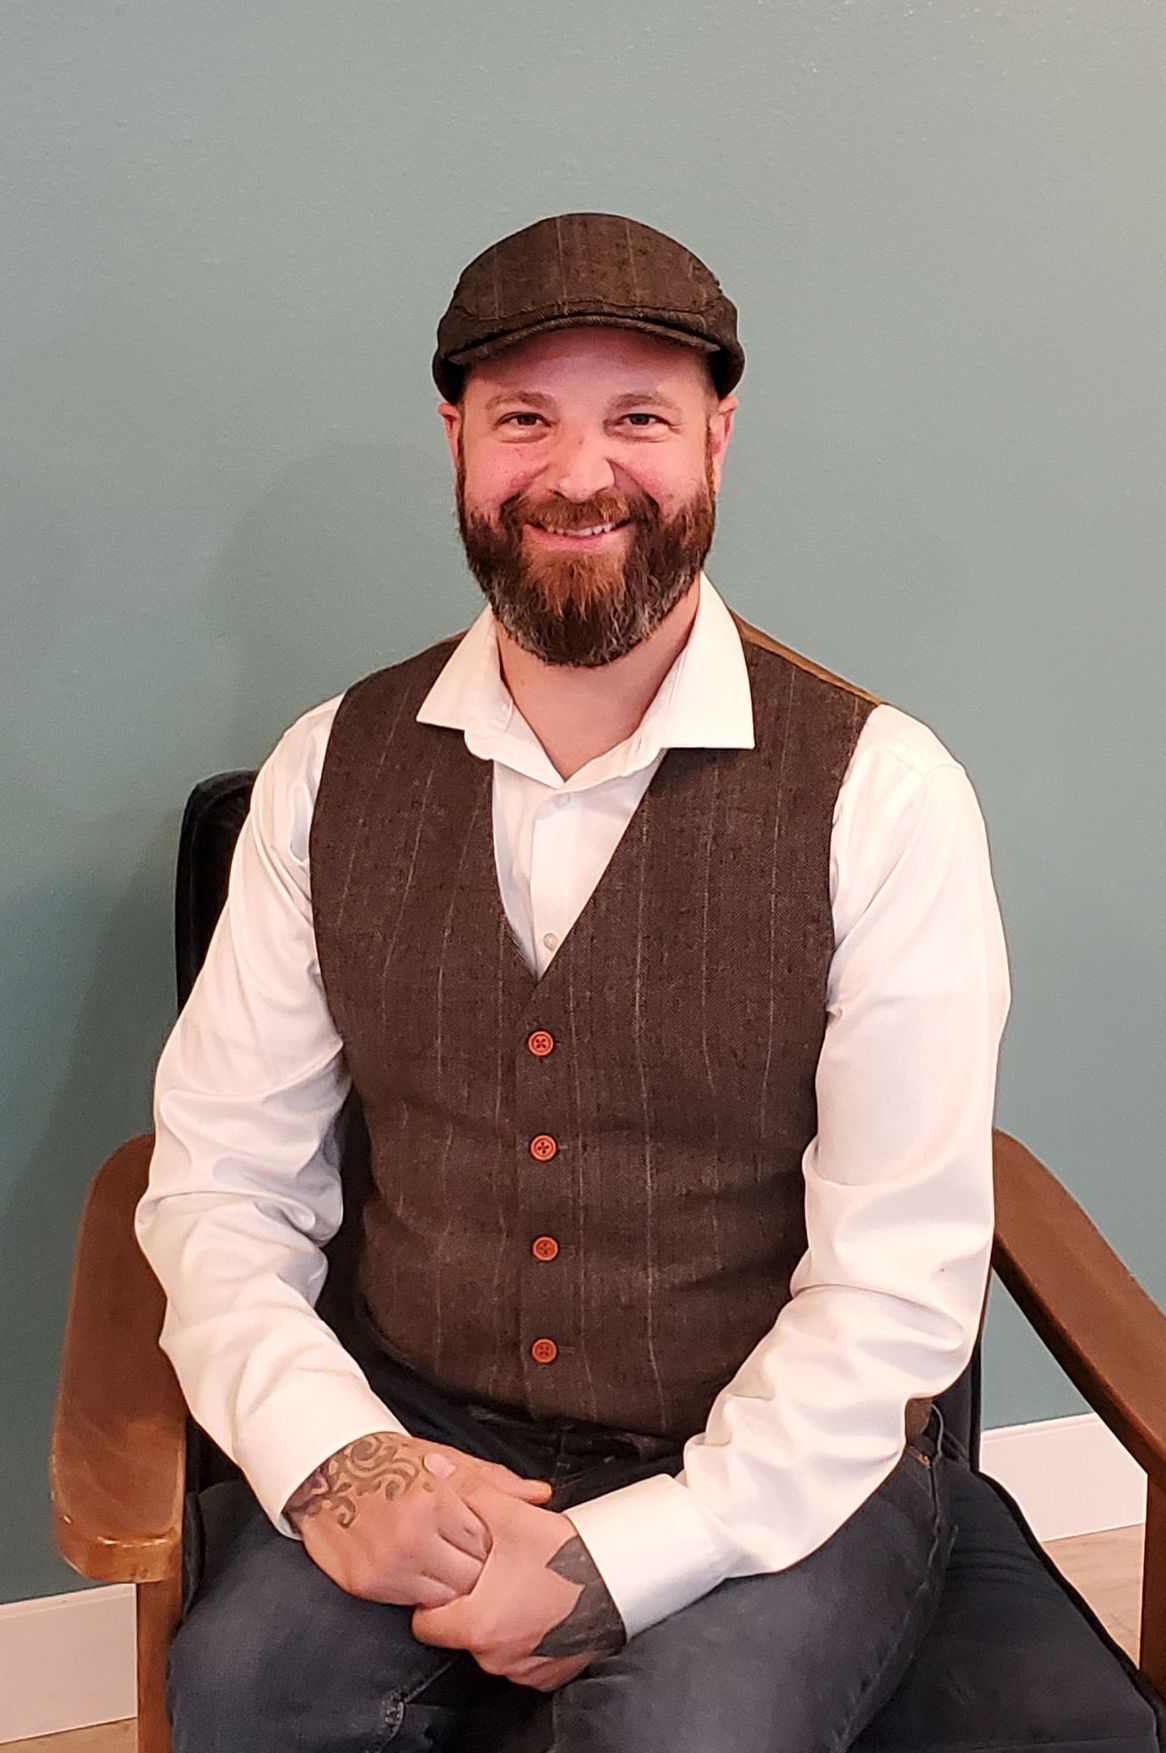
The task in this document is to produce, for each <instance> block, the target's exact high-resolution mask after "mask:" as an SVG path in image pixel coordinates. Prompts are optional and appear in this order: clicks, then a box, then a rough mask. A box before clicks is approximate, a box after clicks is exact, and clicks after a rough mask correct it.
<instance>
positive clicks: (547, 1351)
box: [530, 1339, 559, 1363]
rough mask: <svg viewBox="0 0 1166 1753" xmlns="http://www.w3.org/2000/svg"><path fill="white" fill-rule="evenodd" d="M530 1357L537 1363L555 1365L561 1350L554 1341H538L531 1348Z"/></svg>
mask: <svg viewBox="0 0 1166 1753" xmlns="http://www.w3.org/2000/svg"><path fill="white" fill-rule="evenodd" d="M530 1355H531V1356H532V1357H533V1359H534V1361H535V1363H554V1361H555V1359H556V1358H557V1357H558V1355H559V1348H558V1346H557V1345H556V1344H555V1342H554V1340H553V1339H536V1340H535V1342H534V1344H533V1345H532V1346H531V1348H530Z"/></svg>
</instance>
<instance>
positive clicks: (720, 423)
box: [709, 396, 741, 493]
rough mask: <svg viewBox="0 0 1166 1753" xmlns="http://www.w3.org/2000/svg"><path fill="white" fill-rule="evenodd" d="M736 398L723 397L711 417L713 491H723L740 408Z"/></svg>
mask: <svg viewBox="0 0 1166 1753" xmlns="http://www.w3.org/2000/svg"><path fill="white" fill-rule="evenodd" d="M740 405H741V404H740V402H739V401H738V400H737V398H736V396H722V397H721V399H720V401H719V402H718V403H717V405H716V407H715V408H714V409H713V412H712V413H711V414H710V415H709V436H710V439H711V441H712V467H713V491H714V492H716V493H719V492H720V490H721V475H722V473H723V472H724V466H725V452H726V451H727V450H728V448H729V439H730V438H731V437H732V433H733V417H734V415H735V414H736V412H737V409H738V408H739V407H740Z"/></svg>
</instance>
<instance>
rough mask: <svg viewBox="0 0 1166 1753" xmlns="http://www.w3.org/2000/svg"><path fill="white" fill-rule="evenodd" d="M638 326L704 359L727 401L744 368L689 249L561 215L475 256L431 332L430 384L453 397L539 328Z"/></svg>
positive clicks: (603, 216)
mask: <svg viewBox="0 0 1166 1753" xmlns="http://www.w3.org/2000/svg"><path fill="white" fill-rule="evenodd" d="M577 326H583V327H601V328H621V329H641V330H643V331H644V332H645V333H646V334H649V335H662V336H663V337H664V338H665V339H666V340H670V341H683V342H684V343H685V344H686V345H687V346H690V347H697V348H700V349H701V351H703V352H705V353H707V354H708V355H709V356H710V365H711V368H712V374H713V382H714V383H715V384H716V387H717V391H718V393H719V394H720V395H722V396H724V395H727V394H728V392H729V391H730V390H731V389H732V388H733V386H734V384H736V383H737V382H738V381H739V379H740V377H741V373H742V372H743V371H744V369H745V355H744V353H743V351H742V349H741V344H740V342H739V341H738V339H737V310H736V306H735V305H734V304H733V303H732V302H731V301H730V300H729V299H728V298H726V297H725V295H724V293H723V292H722V291H721V288H720V285H719V284H718V282H717V280H716V279H715V278H714V276H713V275H712V274H711V273H710V271H709V270H708V268H706V267H705V265H704V263H703V262H702V261H700V260H699V259H698V257H696V256H694V255H693V253H692V251H691V250H688V249H685V247H684V245H683V244H680V243H677V242H676V240H675V238H671V237H668V236H667V235H666V234H665V233H664V232H662V231H654V230H653V229H652V227H651V226H650V225H641V224H640V223H639V222H638V221H637V220H635V219H623V218H621V217H620V216H619V215H618V214H616V213H560V214H557V215H556V216H554V217H553V218H550V219H540V220H538V221H537V222H536V223H535V224H534V225H528V226H526V227H524V229H523V230H522V231H516V232H513V233H512V234H511V235H510V236H509V237H504V238H502V239H501V241H500V242H498V243H494V244H491V245H490V247H489V249H486V250H483V252H482V254H481V255H480V256H476V257H475V258H474V260H473V261H472V262H471V263H470V264H469V266H468V267H467V268H465V269H464V270H463V272H462V275H461V278H460V279H459V281H458V283H457V286H456V287H455V288H454V294H453V297H452V298H451V299H450V302H449V306H448V308H447V310H446V312H445V315H444V316H443V317H442V319H441V321H440V323H439V324H438V327H437V351H436V352H435V353H434V355H433V380H434V382H435V383H436V385H437V387H438V389H439V390H440V391H441V393H442V395H443V396H445V397H446V398H447V399H448V400H450V401H456V400H457V398H458V397H459V396H460V395H461V389H462V380H463V377H464V369H463V368H464V367H465V366H467V365H470V364H472V363H473V362H474V360H476V359H484V358H486V357H487V356H488V355H489V354H491V353H498V352H500V351H501V350H502V348H504V347H507V346H509V345H511V343H513V342H515V341H520V340H525V338H526V337H527V336H528V335H536V334H540V333H542V332H543V331H544V330H547V329H566V328H575V327H577Z"/></svg>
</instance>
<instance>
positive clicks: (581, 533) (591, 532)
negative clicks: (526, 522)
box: [530, 519, 627, 542]
mask: <svg viewBox="0 0 1166 1753" xmlns="http://www.w3.org/2000/svg"><path fill="white" fill-rule="evenodd" d="M626 522H627V520H626V519H624V520H623V522H621V523H594V524H589V525H588V527H587V528H586V529H582V530H560V529H552V528H551V527H550V526H549V525H547V524H540V523H532V524H531V525H530V528H531V529H533V530H537V531H538V533H539V535H540V536H557V537H560V538H562V539H563V540H564V541H570V542H593V541H598V540H599V539H600V538H601V537H603V536H609V535H611V534H612V533H613V531H615V530H622V529H623V528H624V524H625V523H626Z"/></svg>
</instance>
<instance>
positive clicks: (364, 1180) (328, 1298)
mask: <svg viewBox="0 0 1166 1753" xmlns="http://www.w3.org/2000/svg"><path fill="white" fill-rule="evenodd" d="M254 781H255V774H254V773H253V772H235V773H217V774H215V775H214V777H213V778H210V779H204V780H203V781H202V782H201V783H200V784H198V785H196V786H195V788H194V790H193V791H192V792H191V794H190V797H189V798H188V800H187V804H186V809H185V812H184V813H183V818H182V830H181V834H180V837H179V845H178V873H177V881H176V884H175V908H174V944H175V955H176V964H177V986H178V1008H179V1010H181V1009H182V1007H183V1005H184V1004H185V1003H186V1000H187V999H188V998H189V996H190V991H191V988H192V987H193V985H194V982H195V979H196V978H197V976H198V971H199V969H200V968H201V967H202V964H203V961H204V959H205V957H206V952H207V948H208V946H209V944H210V940H211V935H212V933H213V931H214V929H215V925H216V923H217V921H218V917H219V914H220V913H221V912H222V909H223V902H224V901H225V900H226V896H227V881H228V878H229V876H230V870H231V857H232V854H233V853H234V850H235V842H236V841H237V839H238V837H239V831H240V829H241V828H242V826H243V823H244V821H245V819H246V816H247V811H248V808H249V807H250V802H251V787H252V785H253V784H254ZM337 1126H338V1131H339V1136H340V1140H341V1173H342V1177H343V1182H344V1221H343V1223H342V1224H341V1227H340V1229H339V1231H338V1232H337V1234H336V1235H335V1236H334V1237H333V1239H332V1241H331V1242H330V1243H329V1244H328V1246H327V1248H326V1249H325V1253H326V1255H327V1258H328V1277H327V1281H326V1283H325V1286H324V1290H323V1292H322V1293H321V1296H320V1301H319V1303H318V1304H317V1309H318V1312H319V1314H320V1315H321V1316H322V1318H323V1319H324V1320H326V1321H327V1322H328V1323H329V1325H330V1326H331V1327H332V1328H333V1329H334V1331H335V1332H336V1333H337V1334H338V1335H339V1337H340V1338H341V1339H342V1340H344V1341H345V1343H348V1344H350V1345H351V1346H352V1349H356V1348H357V1344H356V1341H355V1335H353V1336H352V1338H351V1339H350V1338H349V1337H347V1335H348V1334H349V1333H350V1326H349V1323H350V1320H351V1315H350V1310H351V1309H352V1307H353V1303H354V1298H355V1289H356V1262H357V1258H358V1251H359V1241H360V1227H361V1226H360V1216H361V1211H362V1209H363V1206H364V1202H365V1200H366V1199H367V1198H368V1196H369V1193H370V1192H371V1187H372V1179H371V1174H370V1170H369V1145H368V1131H367V1128H366V1126H365V1123H364V1114H363V1111H362V1109H361V1105H360V1099H359V1097H358V1096H357V1095H356V1093H355V1091H353V1092H352V1093H351V1094H350V1096H349V1098H348V1101H347V1102H346V1103H345V1106H344V1109H343V1110H342V1112H341V1114H340V1117H339V1119H338V1122H337ZM980 1361H981V1344H980V1341H979V1339H977V1342H976V1347H975V1351H974V1352H973V1354H972V1360H971V1362H970V1363H969V1365H968V1367H967V1369H966V1370H965V1371H964V1373H963V1375H962V1376H960V1378H959V1380H958V1381H957V1382H955V1383H954V1384H953V1385H952V1386H951V1387H950V1388H948V1389H947V1391H946V1392H945V1393H944V1394H942V1395H940V1397H939V1406H940V1409H941V1411H942V1413H943V1420H944V1429H945V1433H946V1437H945V1447H947V1448H948V1449H949V1450H950V1451H951V1452H952V1453H954V1454H956V1455H958V1457H959V1458H960V1459H961V1460H964V1461H967V1462H969V1463H970V1464H971V1465H972V1466H977V1465H978V1464H979V1454H980ZM190 1454H191V1467H190V1476H191V1484H192V1486H193V1488H194V1489H199V1488H201V1486H203V1485H206V1484H210V1483H212V1482H213V1480H215V1479H217V1478H221V1477H227V1476H229V1475H230V1474H231V1473H232V1472H234V1471H236V1469H235V1468H234V1467H233V1465H232V1463H231V1462H230V1461H228V1460H227V1458H226V1456H224V1455H223V1454H222V1452H221V1451H220V1450H219V1449H218V1448H217V1447H216V1446H215V1444H214V1443H212V1442H211V1440H210V1438H209V1437H208V1436H206V1434H205V1432H203V1431H200V1430H197V1428H196V1432H195V1435H194V1440H193V1441H192V1442H191V1445H190Z"/></svg>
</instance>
